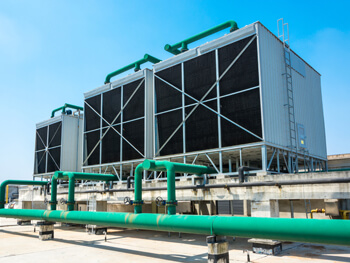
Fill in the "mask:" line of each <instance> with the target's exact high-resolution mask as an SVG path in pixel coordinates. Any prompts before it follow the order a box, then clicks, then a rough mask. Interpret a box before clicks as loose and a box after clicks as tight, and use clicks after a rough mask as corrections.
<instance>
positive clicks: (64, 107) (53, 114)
mask: <svg viewBox="0 0 350 263" xmlns="http://www.w3.org/2000/svg"><path fill="white" fill-rule="evenodd" d="M66 108H71V109H75V110H81V111H83V110H84V108H82V107H79V106H76V105H72V104H68V103H65V104H64V105H63V106H62V107H59V108H57V109H54V110H53V111H52V112H51V118H53V117H55V113H56V112H57V111H60V110H62V113H66Z"/></svg>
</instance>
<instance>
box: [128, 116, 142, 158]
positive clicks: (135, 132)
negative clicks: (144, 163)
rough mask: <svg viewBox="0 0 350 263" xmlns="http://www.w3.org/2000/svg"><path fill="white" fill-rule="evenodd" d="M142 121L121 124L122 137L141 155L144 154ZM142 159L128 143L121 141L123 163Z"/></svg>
mask: <svg viewBox="0 0 350 263" xmlns="http://www.w3.org/2000/svg"><path fill="white" fill-rule="evenodd" d="M144 131H145V129H144V120H143V119H141V120H136V121H132V122H128V123H124V124H123V136H124V137H125V138H126V139H127V140H128V141H129V142H130V143H131V144H132V145H133V146H134V147H135V148H136V149H137V150H138V151H139V152H141V153H142V154H144V148H145V146H144ZM140 158H143V156H142V155H140V154H139V153H138V152H137V151H136V150H135V149H134V148H133V147H132V146H131V145H130V144H129V143H127V142H126V141H125V140H123V161H128V160H133V159H140Z"/></svg>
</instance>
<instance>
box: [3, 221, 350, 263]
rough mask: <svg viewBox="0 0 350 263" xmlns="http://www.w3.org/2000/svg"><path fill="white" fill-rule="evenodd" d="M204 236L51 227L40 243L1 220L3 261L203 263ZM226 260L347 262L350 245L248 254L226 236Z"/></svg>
mask: <svg viewBox="0 0 350 263" xmlns="http://www.w3.org/2000/svg"><path fill="white" fill-rule="evenodd" d="M205 240H206V237H205V236H203V235H191V234H182V237H181V238H180V237H179V236H178V233H171V236H170V237H169V236H168V233H166V232H155V231H136V230H125V229H109V234H108V240H107V242H105V241H104V236H101V235H88V234H87V233H86V232H85V229H84V228H81V227H59V226H56V227H55V239H54V240H48V241H40V240H39V239H38V233H37V232H36V233H34V232H33V226H31V225H29V226H17V225H16V220H15V219H5V218H0V244H1V249H0V263H2V262H6V263H8V262H16V263H21V262H26V263H30V262H36V263H40V262H45V263H46V262H60V263H61V262H84V263H89V262H94V263H95V262H108V263H109V262H152V263H153V262H207V251H208V249H207V245H206V242H205ZM229 249H230V262H246V260H247V255H246V253H243V250H245V249H248V250H249V251H250V259H251V262H262V263H264V262H293V263H294V262H295V263H297V262H350V247H345V246H334V245H318V244H303V243H283V251H282V253H281V254H279V255H277V256H266V255H261V254H254V253H252V252H251V244H249V243H248V242H247V239H246V238H237V239H236V241H233V239H232V238H229Z"/></svg>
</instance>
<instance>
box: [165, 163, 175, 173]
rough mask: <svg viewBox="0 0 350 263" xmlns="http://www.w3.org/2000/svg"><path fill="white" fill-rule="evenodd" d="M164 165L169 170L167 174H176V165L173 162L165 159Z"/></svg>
mask: <svg viewBox="0 0 350 263" xmlns="http://www.w3.org/2000/svg"><path fill="white" fill-rule="evenodd" d="M164 166H165V169H166V171H167V174H168V175H169V174H174V175H175V166H174V164H172V163H171V162H168V161H164Z"/></svg>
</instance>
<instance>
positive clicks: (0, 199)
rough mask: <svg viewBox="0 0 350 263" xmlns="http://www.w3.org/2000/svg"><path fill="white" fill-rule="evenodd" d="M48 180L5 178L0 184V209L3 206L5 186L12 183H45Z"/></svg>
mask: <svg viewBox="0 0 350 263" xmlns="http://www.w3.org/2000/svg"><path fill="white" fill-rule="evenodd" d="M47 183H48V182H45V181H30V180H6V181H3V182H2V183H1V185H0V209H1V208H4V206H5V201H6V200H5V195H6V186H8V185H10V184H13V185H47Z"/></svg>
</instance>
